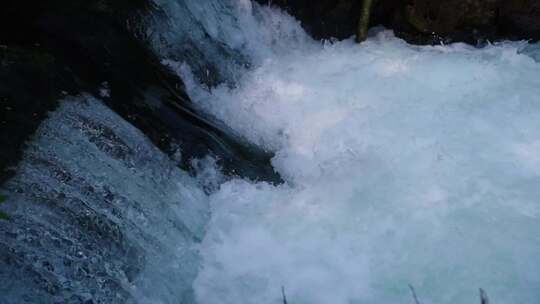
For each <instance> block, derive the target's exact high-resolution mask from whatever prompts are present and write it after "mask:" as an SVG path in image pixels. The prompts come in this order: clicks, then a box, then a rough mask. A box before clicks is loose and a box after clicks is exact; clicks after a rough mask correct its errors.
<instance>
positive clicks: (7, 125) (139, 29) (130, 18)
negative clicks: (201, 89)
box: [0, 0, 280, 183]
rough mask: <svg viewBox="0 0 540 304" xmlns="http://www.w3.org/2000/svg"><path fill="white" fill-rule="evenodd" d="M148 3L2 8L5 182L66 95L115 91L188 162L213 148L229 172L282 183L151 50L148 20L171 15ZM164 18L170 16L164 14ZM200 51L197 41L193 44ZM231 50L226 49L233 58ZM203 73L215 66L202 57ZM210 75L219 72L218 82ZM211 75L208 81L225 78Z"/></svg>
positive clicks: (137, 121)
mask: <svg viewBox="0 0 540 304" xmlns="http://www.w3.org/2000/svg"><path fill="white" fill-rule="evenodd" d="M151 3H152V2H150V1H147V0H137V1H110V0H99V1H98V0H94V1H67V2H66V1H60V0H52V1H45V2H38V3H33V2H32V5H23V4H21V3H20V1H12V0H8V1H5V2H4V3H2V5H1V6H2V9H1V10H0V45H2V47H1V48H0V61H1V62H2V64H1V65H0V103H1V104H0V106H1V111H0V124H2V128H1V129H0V140H1V143H2V145H1V148H0V156H1V157H0V159H1V161H0V183H1V182H3V181H5V180H6V179H7V178H8V177H9V176H11V175H12V174H13V167H14V166H15V165H16V163H17V161H18V160H19V158H20V155H21V149H22V148H23V143H24V142H25V141H26V140H27V139H28V137H29V136H30V135H31V134H32V133H33V132H34V131H35V130H36V128H37V127H38V126H39V123H40V122H41V120H42V119H43V118H45V117H46V113H47V111H50V110H52V109H54V108H55V106H56V104H57V100H58V99H59V98H61V97H63V96H64V95H66V94H70V95H73V94H77V93H80V92H89V93H92V94H94V95H100V90H101V89H103V87H104V86H106V87H107V88H108V90H109V91H110V94H107V95H108V96H103V99H104V101H105V102H106V104H107V105H108V106H110V107H111V108H112V109H113V110H114V111H116V112H117V113H119V114H120V115H121V116H122V117H123V118H124V119H126V120H128V121H129V122H131V123H132V124H134V125H135V126H136V127H137V128H139V129H141V130H142V131H143V132H144V133H145V135H146V136H148V137H149V138H150V139H151V140H152V141H153V142H154V144H156V145H157V146H158V147H159V148H161V149H162V150H163V151H165V152H167V153H173V152H174V151H173V150H174V149H173V148H172V147H174V146H175V145H176V144H181V145H182V150H183V152H184V155H186V156H187V157H185V158H184V159H183V163H182V166H183V167H184V168H189V160H190V158H191V157H202V156H204V155H207V154H208V153H210V154H213V155H215V156H216V157H217V158H218V159H219V160H220V165H221V166H223V167H224V169H225V171H226V172H228V173H231V174H238V175H241V176H246V177H249V178H252V179H263V180H271V181H279V180H280V179H279V177H278V176H277V175H276V174H275V173H274V171H273V169H272V168H271V166H270V164H269V159H270V157H271V155H270V154H268V153H266V152H264V151H261V150H258V149H256V148H255V147H252V146H249V145H248V144H246V143H242V142H239V141H238V140H236V139H234V138H232V137H230V136H229V135H227V134H226V133H224V132H222V131H221V130H220V129H219V128H217V127H215V126H213V124H212V123H211V122H208V121H206V120H205V119H202V118H201V117H199V116H198V115H197V114H196V113H195V111H194V110H193V109H192V107H191V101H190V99H189V97H188V96H187V95H186V93H185V91H184V85H183V82H182V80H181V79H180V78H179V77H177V76H176V75H175V74H174V73H172V72H170V71H169V70H168V69H167V68H165V67H164V66H163V65H162V64H161V62H160V59H159V58H158V57H157V55H156V54H155V53H154V52H153V51H152V50H151V48H150V46H149V43H148V40H149V39H150V37H149V36H148V35H150V34H149V33H148V31H147V30H148V26H149V24H148V22H149V21H148V20H155V19H159V18H165V17H164V16H163V15H162V14H160V12H159V8H158V7H155V6H154V5H152V4H151ZM163 22H165V23H166V22H167V20H163ZM186 49H192V50H195V51H196V50H197V46H192V47H191V48H190V47H186ZM229 55H230V54H227V53H226V51H224V56H229ZM190 58H194V59H193V60H197V61H198V62H197V64H198V66H200V67H201V69H202V68H205V71H207V70H208V71H217V70H218V69H217V67H215V66H212V63H210V62H205V58H204V57H203V56H199V57H196V58H195V57H193V56H191V57H190ZM211 78H212V79H211ZM222 78H223V75H217V74H213V75H210V77H208V79H201V80H202V81H206V82H207V83H209V84H212V83H216V81H223V79H222Z"/></svg>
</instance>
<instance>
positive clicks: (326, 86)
mask: <svg viewBox="0 0 540 304" xmlns="http://www.w3.org/2000/svg"><path fill="white" fill-rule="evenodd" d="M153 3H154V6H153V7H152V13H151V14H149V15H148V16H144V17H143V23H142V24H143V25H144V28H143V31H142V33H141V35H142V36H143V41H145V42H147V43H149V44H150V46H151V49H152V51H153V52H154V53H155V54H157V55H158V56H159V58H160V59H161V60H162V63H163V64H165V65H167V66H168V67H170V68H171V69H174V71H176V72H177V73H178V75H180V76H181V77H182V79H183V80H184V83H185V85H186V89H187V92H188V93H189V95H190V97H191V100H192V101H193V108H194V109H195V110H196V111H198V113H197V115H200V116H201V117H203V118H204V119H206V120H208V121H209V122H211V123H212V124H213V125H215V126H219V127H220V128H222V129H223V130H226V134H232V136H235V137H236V138H240V139H242V140H243V141H245V142H250V143H252V144H254V145H256V146H258V147H260V148H261V150H263V151H269V152H271V153H274V155H275V156H274V157H273V158H272V165H273V168H274V169H275V170H276V171H277V172H278V173H279V174H280V176H281V177H282V178H283V180H284V182H283V183H282V184H271V183H268V182H263V181H253V180H247V179H243V178H241V177H238V176H235V175H234V174H231V176H224V175H223V174H222V172H221V171H220V168H219V167H218V166H216V159H214V158H212V157H211V156H208V157H206V158H202V159H191V155H185V154H184V153H183V152H182V144H181V143H180V145H179V147H178V152H177V153H176V154H175V155H174V156H173V157H169V156H166V155H164V154H163V153H162V152H160V151H159V150H158V149H157V148H156V147H155V146H154V145H153V144H152V143H151V142H150V141H149V140H148V139H147V138H146V137H145V136H144V135H143V134H142V133H141V132H140V131H139V130H137V129H135V128H134V127H133V126H132V125H130V124H129V123H128V122H126V121H124V120H123V119H122V118H121V117H120V116H118V115H117V114H115V113H114V112H112V111H111V110H110V109H109V108H108V107H107V106H105V105H104V104H103V103H102V101H101V100H99V99H97V98H96V97H91V96H90V95H86V94H82V95H79V96H66V97H65V99H64V100H62V102H61V106H60V108H59V109H57V110H56V111H54V112H53V113H51V114H50V117H49V118H48V119H47V120H46V121H45V122H44V123H43V124H42V125H41V127H40V129H39V131H38V132H37V133H36V135H35V136H34V138H33V139H32V140H31V141H30V142H29V144H28V148H27V150H26V152H25V155H24V158H23V161H22V162H21V163H20V164H19V166H18V168H17V174H16V176H15V177H14V178H12V179H11V180H10V181H8V182H7V183H6V184H5V185H4V186H3V187H2V188H0V193H2V194H5V195H6V197H7V198H8V199H7V201H6V202H5V203H2V205H0V208H1V210H2V211H3V212H5V213H6V214H8V215H9V217H10V221H0V245H1V246H0V286H1V287H0V302H1V303H8V304H11V303H159V304H161V303H163V304H168V303H186V304H191V303H198V304H229V303H230V304H232V303H235V304H237V303H249V304H272V303H282V301H283V300H282V297H283V296H284V295H283V294H282V291H283V293H284V294H286V297H287V301H288V302H289V303H294V304H329V303H332V304H359V303H363V304H381V303H384V304H386V303H388V304H390V303H411V302H412V301H414V299H413V295H411V290H414V293H415V295H414V297H418V299H419V301H420V302H421V303H426V304H429V303H433V304H435V303H436V304H450V303H452V304H455V303H476V301H478V290H479V288H483V289H485V290H486V291H487V293H488V294H489V296H490V298H491V299H492V301H493V302H494V303H498V304H514V303H536V302H537V301H538V299H540V291H539V289H538V286H540V272H538V269H540V259H539V258H538V257H539V256H540V221H539V218H540V203H539V201H538V199H539V198H540V190H539V188H538V185H537V184H538V181H539V180H540V169H539V168H540V158H539V157H538V155H540V77H538V76H540V63H538V62H537V61H535V59H538V58H536V57H538V56H536V54H537V50H536V47H531V46H525V44H526V43H525V42H500V43H494V44H488V45H486V46H485V47H483V48H476V47H472V46H468V45H465V44H460V43H456V44H451V45H438V46H413V45H409V44H407V43H406V42H404V41H403V40H400V39H398V38H396V37H395V36H394V35H393V33H392V32H391V31H388V30H385V29H381V28H376V29H373V30H372V31H371V33H370V35H369V38H368V40H367V41H366V42H364V43H362V44H356V43H354V41H353V39H352V38H351V39H347V40H344V41H323V42H318V41H314V40H313V39H311V38H310V37H309V36H308V35H307V34H306V33H305V32H304V31H303V30H302V28H301V25H300V24H299V22H297V21H296V20H295V19H294V18H293V17H291V16H289V15H287V14H286V13H284V12H282V11H280V10H278V9H276V8H273V7H268V6H262V5H259V4H257V3H254V2H252V1H249V0H207V1H200V0H154V1H153ZM128 55H129V54H126V56H128ZM217 142H218V143H219V140H218V141H217ZM186 159H188V160H189V161H190V162H191V163H192V164H193V166H192V167H193V168H194V172H189V173H188V172H185V171H183V170H181V169H179V168H178V166H177V164H178V163H179V162H180V160H186ZM411 287H412V288H411Z"/></svg>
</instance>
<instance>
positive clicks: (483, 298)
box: [480, 288, 489, 304]
mask: <svg viewBox="0 0 540 304" xmlns="http://www.w3.org/2000/svg"><path fill="white" fill-rule="evenodd" d="M480 304H489V298H488V295H487V293H486V292H485V291H484V290H483V289H482V288H480Z"/></svg>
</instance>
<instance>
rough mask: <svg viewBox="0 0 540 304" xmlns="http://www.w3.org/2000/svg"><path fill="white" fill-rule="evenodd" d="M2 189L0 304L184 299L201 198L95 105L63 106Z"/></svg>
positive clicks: (71, 102)
mask: <svg viewBox="0 0 540 304" xmlns="http://www.w3.org/2000/svg"><path fill="white" fill-rule="evenodd" d="M2 193H3V194H5V195H6V196H7V197H8V200H7V202H5V203H4V205H3V206H4V207H3V210H5V211H6V213H7V214H9V216H10V218H11V219H10V221H0V244H2V246H0V257H1V258H0V281H1V282H2V287H1V288H2V292H1V293H0V303H17V304H18V303H123V302H126V301H127V302H138V303H151V300H159V302H157V303H177V301H179V299H181V301H182V303H190V302H191V300H190V298H191V292H190V290H191V280H192V279H193V278H194V276H195V274H196V272H197V265H198V258H197V255H196V253H195V251H194V250H193V248H192V245H193V244H195V243H198V242H200V240H201V239H202V237H203V232H204V225H205V222H206V219H207V216H208V199H207V196H206V195H205V194H204V192H203V190H202V189H201V187H200V186H199V184H198V183H197V181H196V180H194V179H193V178H192V177H190V176H188V175H187V174H186V173H185V172H182V171H180V170H179V169H178V168H176V166H175V164H174V163H173V162H172V161H171V160H169V159H168V157H167V156H165V155H164V154H162V153H161V152H160V151H159V150H158V149H157V148H156V147H154V146H153V145H152V144H151V143H150V142H149V141H148V140H147V139H146V138H144V136H143V135H142V134H141V133H140V132H139V131H138V130H136V129H135V128H134V127H132V126H131V125H129V124H128V123H126V122H125V121H123V120H122V119H121V118H120V117H119V116H118V115H116V114H114V113H113V112H112V111H111V110H110V109H108V108H107V107H105V106H104V105H103V104H102V103H101V102H100V101H98V100H96V99H94V98H92V97H89V96H81V97H74V98H71V97H70V98H67V99H66V100H65V101H63V103H62V105H61V107H60V109H58V110H57V111H56V112H54V113H53V114H52V115H51V117H50V118H49V119H48V120H47V121H46V122H45V123H44V124H43V125H42V126H41V128H40V129H39V131H38V133H37V134H36V136H35V139H34V140H33V142H32V144H31V145H30V147H29V148H28V150H27V151H26V155H25V157H24V161H23V162H22V163H21V164H20V167H19V169H18V173H17V175H16V176H15V177H14V178H13V179H12V180H11V181H9V182H8V183H7V184H6V185H5V187H4V188H2Z"/></svg>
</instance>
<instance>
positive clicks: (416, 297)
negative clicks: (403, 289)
mask: <svg viewBox="0 0 540 304" xmlns="http://www.w3.org/2000/svg"><path fill="white" fill-rule="evenodd" d="M409 289H410V290H411V293H412V296H413V299H414V303H415V304H420V301H418V296H417V295H416V291H415V290H414V287H413V286H412V285H411V284H409ZM488 304H489V303H488Z"/></svg>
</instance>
